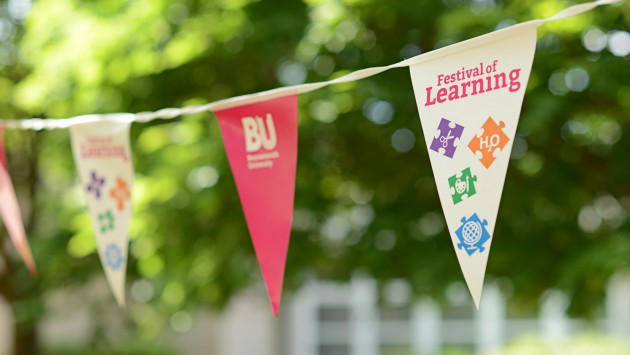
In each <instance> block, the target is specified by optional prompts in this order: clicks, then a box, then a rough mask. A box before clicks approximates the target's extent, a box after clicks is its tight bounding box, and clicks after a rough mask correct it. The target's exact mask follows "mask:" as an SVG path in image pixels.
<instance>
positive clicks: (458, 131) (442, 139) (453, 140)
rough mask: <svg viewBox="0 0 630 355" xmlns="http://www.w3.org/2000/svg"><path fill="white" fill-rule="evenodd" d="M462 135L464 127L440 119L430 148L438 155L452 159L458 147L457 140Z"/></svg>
mask: <svg viewBox="0 0 630 355" xmlns="http://www.w3.org/2000/svg"><path fill="white" fill-rule="evenodd" d="M463 133H464V126H460V125H458V124H457V123H455V122H451V121H449V120H447V119H446V118H442V120H441V121H440V125H439V126H438V131H437V132H436V133H435V137H434V138H433V141H432V142H431V147H430V148H431V150H433V151H435V152H437V153H438V154H441V155H444V156H447V157H449V158H453V155H455V150H457V147H458V146H459V139H460V138H461V136H462V134H463Z"/></svg>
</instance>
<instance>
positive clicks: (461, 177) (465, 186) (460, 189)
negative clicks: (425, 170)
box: [448, 168, 477, 204]
mask: <svg viewBox="0 0 630 355" xmlns="http://www.w3.org/2000/svg"><path fill="white" fill-rule="evenodd" d="M476 181H477V175H473V174H472V173H471V172H470V168H466V169H464V170H462V171H461V172H459V173H457V174H455V175H453V176H451V177H449V178H448V184H449V186H450V187H451V196H452V197H453V203H454V204H458V203H460V202H462V201H464V200H465V199H467V198H469V197H471V196H473V195H474V194H476V193H477V190H476V189H475V182H476Z"/></svg>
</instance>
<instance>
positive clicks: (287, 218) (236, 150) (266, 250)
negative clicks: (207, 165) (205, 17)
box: [215, 95, 297, 317]
mask: <svg viewBox="0 0 630 355" xmlns="http://www.w3.org/2000/svg"><path fill="white" fill-rule="evenodd" d="M215 114H216V115H217V118H218V121H219V126H220V128H221V134H222V136H223V143H224V145H225V149H226V152H227V156H228V160H229V162H230V167H231V168H232V173H233V174H234V179H235V181H236V187H237V189H238V193H239V197H240V199H241V204H242V206H243V211H244V213H245V219H246V221H247V226H248V228H249V233H250V235H251V238H252V242H253V244H254V249H255V251H256V257H257V258H258V263H259V265H260V269H261V272H262V275H263V279H264V281H265V285H266V287H267V293H268V295H269V300H270V302H271V307H272V310H273V314H274V316H276V317H277V316H278V310H279V308H280V300H281V298H282V282H283V278H284V269H285V263H286V257H287V250H288V247H289V236H290V234H291V222H292V219H293V200H294V193H295V170H296V164H297V95H292V96H285V97H281V98H277V99H272V100H268V101H264V102H259V103H254V104H249V105H243V106H239V107H234V108H230V109H225V110H221V111H217V112H215Z"/></svg>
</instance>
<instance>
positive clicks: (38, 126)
mask: <svg viewBox="0 0 630 355" xmlns="http://www.w3.org/2000/svg"><path fill="white" fill-rule="evenodd" d="M622 1H623V0H598V1H594V2H590V3H585V4H579V5H573V6H570V7H568V8H566V9H564V10H562V11H560V12H559V13H557V14H556V15H554V16H552V17H549V18H547V19H542V20H532V21H527V22H523V23H520V24H517V25H514V26H510V27H507V28H504V29H501V30H498V31H494V32H491V33H488V34H485V35H482V36H479V37H474V38H471V39H469V40H466V41H462V42H459V43H455V44H452V45H450V46H447V47H443V48H440V49H437V50H434V51H431V52H427V53H423V54H420V55H417V56H415V57H412V58H409V59H406V60H403V61H401V62H398V63H395V64H391V65H388V66H384V67H373V68H366V69H360V70H357V71H354V72H351V73H349V74H346V75H344V76H341V77H338V78H336V79H332V80H328V81H322V82H317V83H307V84H301V85H294V86H286V87H280V88H275V89H272V90H267V91H261V92H257V93H254V94H248V95H241V96H235V97H231V98H228V99H224V100H219V101H215V102H210V103H207V104H205V105H197V106H186V107H181V108H164V109H161V110H158V111H153V112H139V113H112V114H94V115H84V116H76V117H71V118H56V119H42V118H28V119H16V120H2V121H0V126H3V127H5V128H10V129H31V130H42V129H58V128H68V127H70V126H72V125H76V124H82V123H89V122H95V121H103V120H107V121H119V122H149V121H153V120H156V119H165V120H170V119H173V118H176V117H179V116H187V115H194V114H198V113H201V112H206V111H218V110H223V109H227V108H231V107H236V106H241V105H247V104H252V103H256V102H261V101H266V100H271V99H274V98H278V97H282V96H287V95H297V94H303V93H307V92H310V91H313V90H317V89H321V88H323V87H325V86H328V85H333V84H340V83H347V82H351V81H357V80H361V79H365V78H368V77H370V76H373V75H376V74H379V73H382V72H384V71H387V70H389V69H393V68H403V67H409V66H412V65H416V64H418V63H422V62H426V61H428V60H433V59H436V58H438V57H441V56H445V55H450V54H453V53H457V52H459V51H462V50H466V49H469V48H471V47H474V46H477V45H480V44H482V43H484V41H485V40H486V39H487V38H488V37H490V36H492V37H493V38H495V39H497V38H501V37H505V36H509V35H512V34H513V33H514V32H518V31H522V30H524V29H526V28H531V27H538V26H541V25H543V24H545V23H547V22H550V21H556V20H561V19H566V18H569V17H573V16H576V15H579V14H581V13H584V12H586V11H590V10H592V9H593V8H595V7H598V6H600V5H609V4H615V3H620V2H622Z"/></svg>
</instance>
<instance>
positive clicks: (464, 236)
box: [410, 23, 537, 307]
mask: <svg viewBox="0 0 630 355" xmlns="http://www.w3.org/2000/svg"><path fill="white" fill-rule="evenodd" d="M536 28H537V25H536V24H535V23H524V24H521V25H517V26H513V27H510V28H506V29H503V30H500V31H497V32H493V33H490V34H488V35H485V36H481V37H477V38H474V39H472V40H468V41H465V42H461V43H459V44H455V45H451V46H448V47H446V48H443V49H439V50H436V51H434V52H430V53H427V54H425V57H426V59H425V60H423V61H421V62H420V63H418V64H415V65H412V66H410V71H411V80H412V82H413V88H414V92H415V96H416V102H417V105H418V111H419V113H420V122H421V124H422V130H423V132H424V138H425V141H426V143H427V148H428V149H429V158H430V160H431V166H432V168H433V176H434V178H435V183H436V185H437V190H438V194H439V196H440V202H441V204H442V209H443V210H444V216H445V218H446V223H447V225H448V230H449V232H450V236H451V240H452V242H453V246H454V248H455V253H456V254H457V259H458V260H459V265H460V267H461V269H462V272H463V274H464V278H465V279H466V284H467V285H468V288H469V290H470V292H471V294H472V297H473V300H474V302H475V305H476V306H477V307H479V301H480V299H481V292H482V288H483V281H484V276H485V271H486V264H487V261H488V255H489V254H490V246H491V244H492V241H493V240H494V234H493V233H494V227H495V223H496V218H497V212H498V210H499V202H500V200H501V192H502V191H503V182H504V180H505V175H506V171H507V167H508V163H509V160H510V152H511V149H512V143H513V142H514V135H515V133H516V126H517V124H518V118H519V114H520V112H521V104H522V102H523V96H524V94H525V88H526V86H527V80H528V78H529V74H530V71H531V67H532V61H533V58H534V52H535V49H536ZM503 237H509V236H499V238H503Z"/></svg>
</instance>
